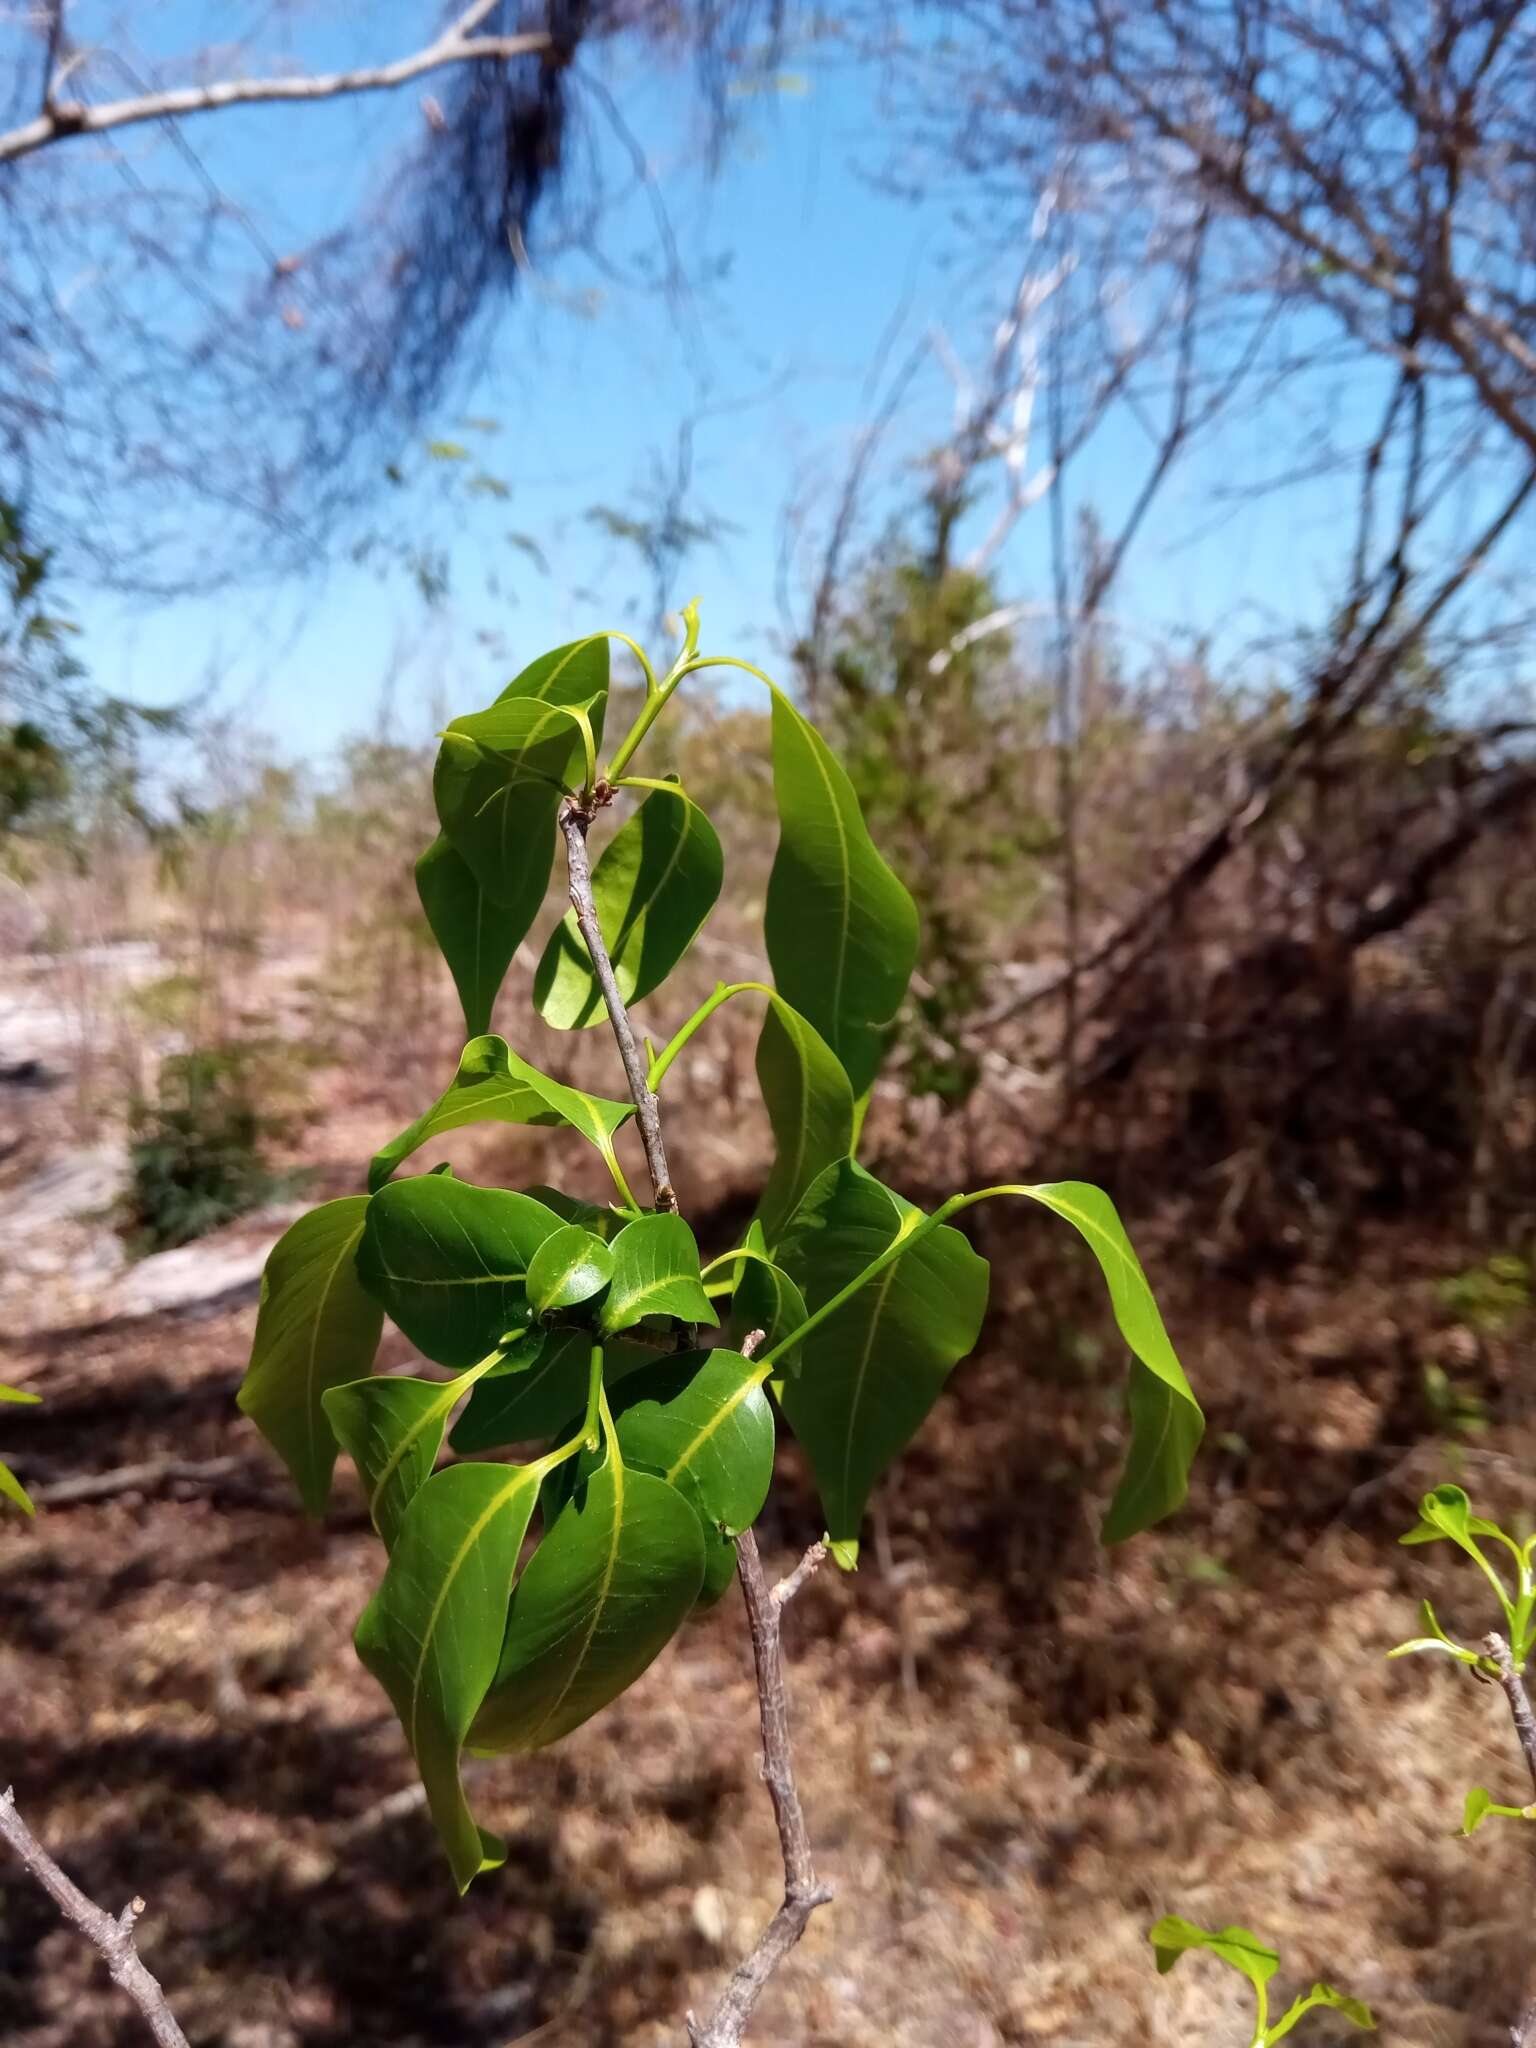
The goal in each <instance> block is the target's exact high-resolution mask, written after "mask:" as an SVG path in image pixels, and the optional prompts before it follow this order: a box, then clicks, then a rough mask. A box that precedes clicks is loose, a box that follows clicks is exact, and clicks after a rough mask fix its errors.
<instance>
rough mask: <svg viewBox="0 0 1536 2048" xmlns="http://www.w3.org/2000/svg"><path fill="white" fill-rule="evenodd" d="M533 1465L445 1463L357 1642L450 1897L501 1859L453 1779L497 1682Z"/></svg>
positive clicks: (407, 1527) (393, 1558) (415, 1505)
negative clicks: (393, 1718)
mask: <svg viewBox="0 0 1536 2048" xmlns="http://www.w3.org/2000/svg"><path fill="white" fill-rule="evenodd" d="M542 1476H543V1467H542V1466H540V1465H449V1466H448V1467H447V1468H446V1469H445V1470H444V1471H441V1472H434V1473H433V1475H432V1477H431V1478H430V1479H428V1481H427V1482H426V1484H425V1485H424V1486H423V1487H422V1489H421V1491H420V1492H419V1493H418V1494H417V1495H416V1497H415V1499H414V1500H413V1501H412V1502H411V1504H410V1507H409V1509H408V1510H407V1512H406V1515H405V1519H404V1521H403V1523H402V1525H401V1528H400V1532H399V1535H398V1536H397V1538H396V1540H395V1547H394V1550H393V1551H392V1553H391V1555H390V1560H389V1568H388V1570H387V1571H386V1572H385V1574H384V1579H383V1583H382V1584H381V1585H380V1587H379V1590H378V1592H377V1593H375V1595H374V1597H373V1599H372V1600H371V1601H370V1602H369V1604H368V1606H367V1607H366V1608H365V1609H364V1611H363V1617H362V1619H361V1621H359V1623H358V1625H357V1634H356V1637H355V1641H356V1644H357V1653H358V1655H359V1657H361V1659H362V1661H363V1663H364V1664H365V1665H366V1666H367V1668H368V1669H369V1670H370V1671H371V1672H372V1673H373V1675H374V1677H375V1678H376V1679H378V1681H379V1683H380V1684H381V1685H382V1686H383V1688H384V1690H385V1691H386V1692H387V1693H388V1694H389V1697H390V1700H391V1702H392V1703H393V1705H394V1709H395V1712H396V1713H397V1714H398V1715H399V1716H400V1722H401V1726H402V1727H403V1728H404V1730H405V1737H406V1740H407V1742H409V1744H410V1746H411V1750H412V1753H413V1754H414V1756H415V1758H416V1766H417V1769H418V1770H419V1771H420V1772H421V1779H422V1783H423V1785H424V1786H425V1787H426V1793H427V1803H428V1805H429V1807H430V1808H431V1812H432V1818H433V1821H434V1822H435V1823H436V1826H437V1831H438V1833H439V1835H440V1836H441V1837H442V1840H443V1845H444V1847H445V1848H446V1849H447V1851H448V1860H449V1863H450V1864H451V1866H452V1868H453V1875H454V1879H455V1881H456V1883H457V1884H458V1887H459V1890H460V1891H461V1892H462V1891H464V1890H465V1889H466V1888H467V1887H468V1885H469V1884H470V1882H471V1880H472V1879H473V1878H475V1877H476V1876H477V1875H478V1874H479V1873H480V1872H481V1871H482V1870H491V1869H494V1868H495V1867H496V1865H497V1864H499V1863H502V1862H504V1861H505V1860H506V1849H505V1847H504V1845H503V1844H502V1843H501V1842H499V1841H498V1840H497V1839H496V1837H495V1836H494V1835H489V1834H486V1833H485V1832H484V1831H483V1830H481V1829H480V1828H479V1827H477V1826H476V1824H475V1821H474V1817H473V1815H472V1814H471V1813H470V1810H469V1806H468V1803H467V1802H466V1800H465V1797H464V1788H463V1784H462V1783H461V1781H460V1777H459V1756H460V1752H461V1750H462V1749H463V1746H464V1738H465V1736H466V1734H467V1733H468V1731H469V1727H470V1724H471V1722H472V1721H473V1719H474V1717H475V1714H476V1712H477V1711H478V1709H479V1707H480V1704H481V1702H482V1701H483V1700H484V1698H485V1696H486V1693H487V1691H488V1690H489V1688H490V1685H491V1682H492V1680H493V1679H494V1678H495V1676H496V1667H497V1661H498V1659H499V1657H500V1654H501V1645H502V1637H503V1634H504V1632H505V1629H506V1621H507V1602H508V1599H509V1598H510V1596H511V1591H512V1581H513V1578H514V1576H515V1574H516V1571H517V1559H518V1552H519V1551H520V1549H521V1547H522V1541H523V1537H524V1535H525V1534H526V1533H527V1528H528V1522H529V1518H530V1517H531V1515H532V1513H533V1509H534V1503H535V1501H536V1500H537V1498H538V1491H539V1481H540V1479H541V1478H542Z"/></svg>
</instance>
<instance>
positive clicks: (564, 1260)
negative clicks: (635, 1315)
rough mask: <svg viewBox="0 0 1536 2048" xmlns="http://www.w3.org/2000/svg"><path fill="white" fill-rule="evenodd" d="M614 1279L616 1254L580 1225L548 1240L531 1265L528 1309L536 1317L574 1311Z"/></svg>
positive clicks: (568, 1228) (531, 1261)
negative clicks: (566, 1309)
mask: <svg viewBox="0 0 1536 2048" xmlns="http://www.w3.org/2000/svg"><path fill="white" fill-rule="evenodd" d="M612 1278H613V1253H612V1252H611V1251H610V1250H609V1248H608V1246H607V1245H606V1244H605V1243H604V1241H603V1239H602V1238H600V1237H594V1236H593V1234H592V1232H591V1231H590V1230H584V1229H583V1228H582V1227H581V1225H580V1224H579V1223H567V1224H566V1225H565V1227H564V1228H563V1229H561V1230H557V1231H556V1232H555V1233H554V1235H553V1236H552V1237H547V1238H545V1240H544V1242H543V1243H542V1244H541V1245H540V1246H539V1248H538V1250H537V1251H536V1252H535V1253H534V1255H533V1257H532V1258H531V1259H530V1260H529V1262H528V1282H527V1285H528V1306H529V1307H530V1308H531V1309H532V1310H533V1312H534V1314H535V1315H537V1316H543V1315H548V1314H550V1313H551V1312H552V1311H553V1310H555V1309H561V1308H575V1307H577V1306H578V1305H579V1304H580V1303H581V1302H584V1301H590V1300H591V1299H592V1297H593V1295H594V1294H601V1293H602V1291H603V1289H604V1288H605V1287H606V1286H607V1285H608V1282H609V1281H610V1280H611V1279H612Z"/></svg>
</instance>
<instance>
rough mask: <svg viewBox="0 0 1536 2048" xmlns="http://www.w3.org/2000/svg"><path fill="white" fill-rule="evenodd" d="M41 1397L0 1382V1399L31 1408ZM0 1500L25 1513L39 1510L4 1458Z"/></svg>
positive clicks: (0, 1475) (0, 1482) (1, 1471)
mask: <svg viewBox="0 0 1536 2048" xmlns="http://www.w3.org/2000/svg"><path fill="white" fill-rule="evenodd" d="M39 1398H40V1397H39V1396H38V1395H36V1394H29V1393H26V1392H25V1391H24V1390H23V1389H22V1388H20V1387H8V1386H6V1385H4V1384H3V1383H0V1401H18V1402H21V1403H23V1404H24V1405H25V1406H27V1407H29V1408H30V1407H34V1406H35V1405H36V1403H37V1401H38V1399H39ZM0 1500H8V1501H9V1502H10V1503H11V1505H12V1506H13V1507H18V1508H20V1509H21V1512H22V1513H23V1514H24V1515H32V1514H36V1512H37V1510H36V1509H35V1508H34V1507H33V1505H32V1501H31V1498H30V1496H29V1495H28V1493H27V1489H26V1488H25V1487H24V1486H23V1485H22V1483H21V1481H20V1480H19V1479H18V1478H17V1477H16V1474H15V1473H14V1472H13V1471H12V1470H11V1468H10V1466H9V1465H7V1464H6V1463H5V1462H4V1461H3V1460H0Z"/></svg>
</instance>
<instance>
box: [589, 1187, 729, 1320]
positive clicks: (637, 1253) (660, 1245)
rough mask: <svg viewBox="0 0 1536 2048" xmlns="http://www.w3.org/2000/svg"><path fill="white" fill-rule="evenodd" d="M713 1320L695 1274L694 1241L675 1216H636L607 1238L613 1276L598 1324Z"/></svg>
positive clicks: (697, 1269) (706, 1298) (696, 1250)
mask: <svg viewBox="0 0 1536 2048" xmlns="http://www.w3.org/2000/svg"><path fill="white" fill-rule="evenodd" d="M657 1315H664V1316H676V1317H677V1318H678V1320H679V1321H681V1322H685V1323H718V1322H719V1320H720V1318H719V1317H718V1316H717V1315H716V1314H715V1311H714V1308H713V1307H712V1305H711V1303H710V1299H709V1296H708V1295H707V1294H706V1293H705V1292H704V1283H703V1281H702V1280H701V1279H700V1278H699V1247H698V1244H697V1242H696V1241H695V1238H694V1235H693V1232H692V1231H691V1230H690V1229H689V1228H688V1225H687V1224H686V1223H685V1222H684V1221H683V1219H682V1217H681V1216H669V1215H656V1216H637V1217H636V1218H635V1220H634V1222H633V1223H627V1224H625V1226H624V1228H623V1229H622V1230H621V1231H620V1232H619V1234H618V1236H617V1237H616V1238H615V1239H614V1240H613V1279H612V1281H611V1282H610V1283H609V1287H608V1298H607V1300H606V1301H605V1302H604V1303H603V1328H604V1329H605V1330H608V1331H617V1330H627V1329H628V1328H629V1326H630V1324H631V1323H638V1322H639V1321H640V1319H641V1318H642V1316H657Z"/></svg>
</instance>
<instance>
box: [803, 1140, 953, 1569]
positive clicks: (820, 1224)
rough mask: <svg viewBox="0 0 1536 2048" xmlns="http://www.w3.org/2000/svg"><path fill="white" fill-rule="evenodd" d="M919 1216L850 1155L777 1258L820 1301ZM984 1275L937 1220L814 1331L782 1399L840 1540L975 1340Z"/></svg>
mask: <svg viewBox="0 0 1536 2048" xmlns="http://www.w3.org/2000/svg"><path fill="white" fill-rule="evenodd" d="M916 1220H918V1211H917V1210H915V1209H914V1208H913V1207H912V1206H911V1204H910V1203H908V1202H904V1201H903V1200H902V1199H901V1198H900V1197H899V1196H898V1195H895V1194H893V1193H892V1192H891V1191H890V1189H889V1188H886V1187H882V1186H881V1184H880V1182H879V1181H877V1180H876V1179H875V1178H874V1177H873V1175H871V1174H868V1173H866V1172H865V1171H864V1169H863V1168H862V1167H860V1166H856V1165H854V1163H853V1162H852V1161H851V1160H849V1161H845V1162H843V1163H842V1164H841V1165H839V1166H834V1167H830V1168H829V1169H828V1170H827V1172H825V1173H824V1174H822V1176H821V1177H820V1179H819V1180H817V1181H816V1183H815V1184H814V1186H813V1187H812V1188H811V1190H810V1192H809V1194H808V1195H807V1196H806V1198H805V1200H804V1201H803V1202H802V1203H801V1205H800V1208H799V1209H798V1210H797V1211H796V1213H795V1216H794V1219H793V1221H792V1223H791V1225H790V1228H789V1231H788V1232H787V1234H786V1236H785V1238H784V1241H783V1243H782V1245H781V1246H780V1248H779V1258H780V1261H781V1263H782V1264H783V1266H784V1269H785V1271H786V1272H787V1273H788V1274H789V1275H790V1277H791V1279H793V1280H794V1281H795V1282H796V1283H797V1285H798V1286H799V1287H800V1289H801V1291H802V1293H803V1294H804V1296H805V1300H806V1304H807V1306H808V1307H809V1308H810V1309H811V1310H812V1311H814V1310H816V1309H817V1308H819V1307H820V1306H821V1305H822V1304H823V1303H824V1302H826V1301H828V1300H829V1299H830V1298H831V1297H832V1296H833V1295H835V1294H836V1293H837V1292H838V1291H839V1290H840V1289H841V1288H843V1287H845V1286H846V1285H847V1284H848V1282H849V1281H850V1280H852V1279H854V1278H855V1277H856V1276H857V1275H858V1274H859V1273H860V1272H861V1271H862V1270H863V1269H864V1267H866V1266H867V1265H869V1264H870V1263H871V1261H872V1260H874V1259H875V1258H877V1257H878V1256H879V1254H880V1253H881V1252H883V1251H885V1250H886V1249H887V1248H888V1247H889V1246H890V1245H891V1243H892V1242H893V1241H894V1240H895V1238H896V1236H897V1234H898V1232H900V1231H902V1230H903V1229H904V1228H910V1227H911V1224H912V1223H913V1222H915V1221H916ZM987 1279H988V1274H987V1263H986V1260H985V1259H982V1258H979V1257H978V1256H977V1255H976V1253H975V1252H973V1251H972V1249H971V1247H970V1246H969V1244H967V1242H966V1241H965V1239H964V1238H963V1237H962V1236H961V1235H960V1233H959V1231H957V1230H951V1229H949V1228H948V1227H947V1226H941V1227H940V1228H939V1229H937V1230H935V1231H933V1232H932V1233H931V1234H930V1235H928V1236H926V1237H923V1238H921V1239H920V1240H919V1241H918V1242H917V1243H916V1244H915V1245H914V1246H913V1248H912V1249H911V1251H909V1252H905V1253H903V1254H902V1255H901V1256H900V1257H899V1258H897V1259H894V1260H893V1261H892V1262H891V1264H890V1265H888V1266H887V1267H886V1268H885V1269H884V1271H883V1272H880V1273H878V1274H877V1275H876V1276H875V1277H874V1279H873V1280H871V1281H870V1282H869V1283H868V1284H867V1285H866V1286H864V1287H862V1288H861V1289H860V1290H859V1291H858V1293H856V1294H855V1295H853V1296H852V1297H851V1299H850V1300H848V1301H847V1302H845V1303H844V1304H843V1306H842V1307H841V1308H839V1309H837V1310H835V1311H834V1312H833V1314H832V1315H830V1316H829V1317H828V1318H827V1320H826V1321H825V1322H824V1323H822V1324H821V1325H820V1326H819V1327H818V1328H816V1329H814V1330H812V1331H810V1332H809V1333H808V1335H807V1336H806V1338H805V1340H804V1343H803V1345H802V1347H801V1364H800V1370H799V1372H798V1373H796V1374H795V1375H794V1377H793V1378H790V1379H787V1380H786V1381H785V1383H784V1389H783V1394H782V1396H781V1402H782V1406H783V1409H784V1413H785V1415H786V1416H787V1417H788V1419H789V1422H790V1426H791V1427H792V1428H793V1430H794V1432H795V1435H796V1436H797V1437H798V1438H799V1440H800V1442H801V1444H802V1445H803V1446H804V1448H805V1452H806V1455H807V1457H808V1458H809V1459H810V1461H811V1465H812V1468H813V1470H814V1472H815V1475H816V1485H817V1490H818V1492H819V1493H820V1495H821V1502H822V1507H823V1509H824V1510H825V1512H826V1517H827V1530H828V1533H829V1534H830V1535H831V1536H832V1537H833V1538H835V1539H837V1540H838V1541H843V1542H846V1541H850V1540H852V1539H854V1538H856V1537H857V1536H858V1533H859V1524H860V1522H861V1520H862V1518H863V1514H864V1508H865V1504H866V1503H867V1501H868V1499H869V1495H870V1492H871V1490H872V1489H873V1487H874V1485H875V1482H876V1481H877V1480H878V1479H879V1478H880V1476H881V1474H882V1473H883V1472H884V1471H885V1470H886V1468H887V1467H888V1466H889V1465H890V1463H891V1461H892V1460H893V1459H894V1458H895V1457H897V1456H898V1455H899V1454H900V1453H901V1452H902V1451H903V1450H904V1449H905V1448H906V1446H907V1445H908V1444H909V1443H910V1442H911V1441H912V1438H913V1437H914V1436H915V1435H916V1434H917V1431H918V1430H919V1429H920V1428H921V1426H922V1424H923V1421H924V1419H925V1418H926V1416H927V1415H928V1412H929V1410H930V1409H931V1408H932V1407H933V1404H934V1402H935V1401H936V1400H937V1399H938V1397H939V1394H940V1393H941V1392H942V1390H943V1387H944V1382H945V1381H946V1379H948V1377H949V1374H950V1371H951V1369H952V1367H953V1366H954V1365H955V1364H956V1362H957V1361H958V1360H959V1359H962V1358H964V1357H965V1356H966V1355H967V1353H968V1352H970V1350H971V1349H972V1348H973V1346H974V1345H975V1342H976V1338H977V1335H978V1333H979V1331H980V1329H981V1319H982V1316H983V1314H984V1313H985V1311H986V1305H987Z"/></svg>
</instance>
